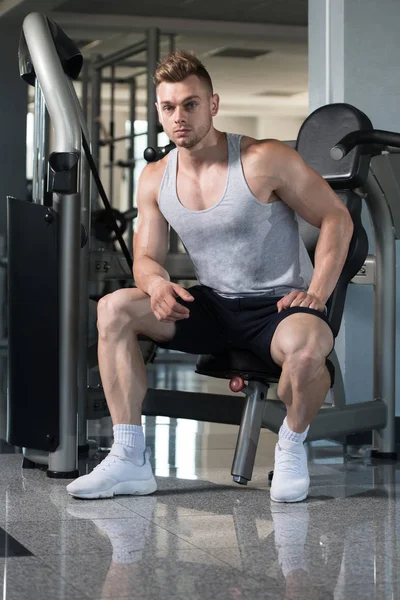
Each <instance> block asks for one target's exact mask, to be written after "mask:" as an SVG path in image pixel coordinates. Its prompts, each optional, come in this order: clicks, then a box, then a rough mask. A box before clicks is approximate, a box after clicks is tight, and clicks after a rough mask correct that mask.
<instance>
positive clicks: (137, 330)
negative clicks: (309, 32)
mask: <svg viewBox="0 0 400 600" xmlns="http://www.w3.org/2000/svg"><path fill="white" fill-rule="evenodd" d="M154 82H155V85H156V88H157V110H158V114H159V119H160V122H161V124H162V126H163V128H164V131H165V132H166V133H167V135H168V136H169V138H170V139H171V140H173V141H174V142H175V144H176V146H177V148H176V149H174V150H172V151H171V152H170V153H169V155H168V156H166V157H165V158H164V159H163V160H161V161H159V162H157V163H153V164H149V165H148V166H146V168H145V169H144V170H143V173H142V175H141V178H140V183H139V189H138V197H137V204H138V209H139V222H138V230H137V232H136V233H135V236H134V269H133V271H134V278H135V283H136V286H137V288H136V289H121V290H118V291H116V292H114V293H113V294H110V295H108V296H106V297H104V298H103V299H101V300H100V302H99V307H98V330H99V366H100V372H101V377H102V382H103V387H104V391H105V394H106V398H107V402H108V406H109V410H110V414H111V417H112V421H113V425H114V444H113V446H112V449H111V452H110V454H109V455H108V456H107V457H106V458H105V459H104V460H103V462H102V463H100V465H99V466H97V467H96V468H95V469H94V471H93V472H92V473H90V474H89V475H84V476H82V477H79V478H78V479H77V480H76V481H74V482H72V483H71V484H69V485H68V487H67V490H68V492H69V493H70V494H71V495H73V496H76V497H81V498H100V497H110V496H113V495H115V494H150V493H152V492H154V491H155V490H156V487H157V486H156V482H155V479H154V477H153V473H152V470H151V466H150V463H149V456H148V453H147V452H146V451H145V444H144V438H143V430H142V427H141V405H142V401H143V398H144V395H145V392H146V370H145V366H144V363H143V359H142V356H141V352H140V348H139V344H138V341H137V336H138V334H144V335H147V336H149V337H151V338H152V339H154V340H155V341H157V342H158V343H159V345H160V346H161V347H163V348H173V349H177V350H181V351H186V352H191V353H194V354H201V353H216V352H223V351H224V350H226V349H228V348H232V347H235V348H247V349H250V350H252V351H253V352H254V353H256V354H258V355H259V356H260V357H261V358H262V359H263V360H264V361H265V362H266V363H267V364H269V365H270V367H271V370H272V371H274V372H276V373H277V374H278V375H279V374H280V380H279V385H278V396H279V398H280V399H281V400H282V401H283V402H284V403H285V404H286V407H287V417H286V418H285V420H284V423H283V425H282V427H281V429H280V432H279V441H278V443H277V445H276V451H275V468H274V478H273V482H272V487H271V499H272V500H274V501H276V502H298V501H301V500H303V499H304V498H306V496H307V492H308V487H309V476H308V470H307V456H306V452H305V449H304V446H303V442H304V440H305V438H306V436H307V431H308V427H309V425H310V423H311V421H312V420H313V418H314V417H315V415H316V413H317V412H318V410H319V408H320V407H321V405H322V403H323V401H324V399H325V396H326V394H327V392H328V389H329V387H330V376H329V373H328V370H327V368H326V357H327V355H328V354H329V353H330V351H331V350H332V347H333V336H332V332H331V329H330V327H329V325H328V323H327V320H326V317H325V312H324V308H325V303H326V301H327V299H328V298H329V296H330V295H331V293H332V291H333V289H334V287H335V285H336V282H337V280H338V278H339V275H340V272H341V270H342V267H343V264H344V261H345V258H346V255H347V252H348V246H349V242H350V239H351V235H352V231H353V225H352V220H351V217H350V215H349V213H348V211H347V209H346V208H345V206H344V205H343V203H342V202H341V201H340V199H339V198H338V197H337V196H336V194H335V193H334V192H333V191H332V189H331V188H330V186H329V185H328V184H327V183H326V182H325V181H324V180H323V179H322V178H321V177H320V176H319V175H318V174H317V173H315V172H314V171H313V170H312V169H311V168H309V167H308V166H307V165H306V164H305V163H304V162H303V160H302V159H301V157H300V156H299V155H298V154H297V153H296V152H295V151H294V150H292V149H291V148H289V147H288V146H286V145H285V144H283V143H281V142H278V141H276V140H262V141H258V140H255V139H252V138H249V137H246V136H238V135H231V134H225V133H222V132H220V131H217V130H216V129H215V128H214V127H213V117H215V116H216V115H217V113H218V106H219V97H218V95H217V94H214V92H213V88H212V83H211V79H210V76H209V74H208V72H207V71H206V69H205V68H204V66H203V65H202V64H201V62H200V61H199V60H198V59H197V58H196V57H195V56H194V55H193V54H191V53H188V52H185V51H180V52H175V53H173V54H171V55H170V56H168V57H167V58H165V59H164V60H163V61H162V63H161V64H160V65H159V67H158V68H157V70H156V73H155V75H154ZM295 213H297V214H299V215H301V216H302V217H303V218H304V219H305V220H306V221H308V222H309V223H312V224H313V225H315V226H316V227H319V228H320V230H321V231H320V236H319V241H318V245H317V248H316V252H315V270H314V271H313V269H312V266H311V262H310V260H309V258H308V255H307V253H306V250H305V247H304V245H303V243H302V241H301V238H300V236H299V232H298V227H297V222H296V220H295ZM168 223H169V224H170V225H171V226H172V227H173V228H174V229H175V231H176V232H177V233H178V235H179V237H180V238H181V240H182V242H183V244H184V245H185V247H186V249H187V252H188V253H189V255H190V257H191V259H192V261H193V264H194V266H195V269H196V274H197V278H198V281H199V285H198V286H195V287H193V288H191V289H189V290H186V289H184V288H182V287H181V286H180V285H178V284H175V283H171V282H170V280H169V276H168V273H167V272H166V271H165V269H164V268H163V266H162V265H163V263H164V261H165V258H166V254H167V249H168Z"/></svg>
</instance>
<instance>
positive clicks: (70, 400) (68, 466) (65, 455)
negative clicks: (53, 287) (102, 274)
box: [48, 194, 81, 476]
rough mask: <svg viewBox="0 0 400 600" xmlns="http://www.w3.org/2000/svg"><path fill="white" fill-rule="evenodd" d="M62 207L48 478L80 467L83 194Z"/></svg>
mask: <svg viewBox="0 0 400 600" xmlns="http://www.w3.org/2000/svg"><path fill="white" fill-rule="evenodd" d="M59 206H60V270H59V272H60V282H59V305H60V321H59V323H60V325H59V326H60V338H59V340H60V367H59V368H60V391H59V401H60V445H59V447H58V448H57V450H56V451H55V452H51V453H50V454H49V471H48V475H50V476H54V475H57V474H61V473H63V474H67V473H69V472H71V471H75V470H76V465H77V413H78V361H77V356H78V352H79V345H78V336H79V280H80V278H79V262H80V261H79V253H80V213H81V206H80V194H65V195H64V194H63V195H62V196H59Z"/></svg>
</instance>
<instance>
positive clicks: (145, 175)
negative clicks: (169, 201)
mask: <svg viewBox="0 0 400 600" xmlns="http://www.w3.org/2000/svg"><path fill="white" fill-rule="evenodd" d="M167 160H168V157H167V156H165V157H164V158H162V159H161V160H158V161H156V162H151V163H148V164H147V165H146V166H145V167H144V169H143V171H142V172H141V174H140V179H141V183H142V185H143V186H146V187H149V188H153V189H154V190H158V189H159V187H160V185H161V181H162V178H163V175H164V172H165V169H166V166H167Z"/></svg>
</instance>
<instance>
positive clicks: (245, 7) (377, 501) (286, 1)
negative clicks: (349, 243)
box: [0, 0, 400, 600]
mask: <svg viewBox="0 0 400 600" xmlns="http://www.w3.org/2000/svg"><path fill="white" fill-rule="evenodd" d="M32 11H40V12H43V13H44V14H45V15H46V16H48V17H50V18H51V19H53V20H54V21H55V22H56V23H57V24H58V25H59V26H60V27H61V28H62V30H63V31H65V33H66V34H67V35H68V36H69V37H70V38H71V39H72V40H73V41H74V42H75V44H76V45H77V46H78V47H79V49H80V50H81V52H82V55H83V57H84V60H85V68H84V70H83V71H82V72H81V75H80V77H79V80H78V81H77V82H76V84H75V89H76V91H77V94H78V96H79V97H80V98H81V99H82V98H83V94H84V85H85V83H84V82H85V76H87V77H90V64H91V63H93V62H95V61H98V60H101V57H107V56H111V55H113V54H114V53H118V52H119V51H123V50H124V49H125V48H127V47H130V46H133V45H135V44H137V45H138V46H139V45H140V43H141V41H142V40H144V39H145V38H146V32H147V31H148V30H149V29H154V28H157V29H159V32H160V55H161V56H162V55H163V54H165V53H166V52H168V51H169V49H171V48H172V47H176V48H189V49H192V50H194V51H195V52H196V53H197V54H198V55H199V56H200V58H201V59H202V60H203V62H204V63H205V65H206V67H207V68H208V69H209V71H210V73H211V76H212V79H213V82H214V87H215V90H216V91H217V92H218V93H219V94H220V96H221V110H220V114H219V116H218V117H217V118H216V120H215V125H216V127H217V128H219V129H222V130H226V131H231V132H233V133H243V134H247V135H250V136H254V137H256V138H265V137H268V138H278V139H281V140H284V141H286V140H295V139H296V137H297V134H298V132H299V129H300V126H301V124H302V123H303V121H304V120H305V119H306V118H307V116H308V115H309V114H310V113H311V112H312V111H313V110H315V109H316V108H318V107H319V106H322V105H324V104H330V103H333V102H348V103H350V104H353V105H355V106H356V107H358V108H360V109H361V110H363V111H364V112H365V113H366V114H367V115H368V116H369V117H370V119H371V120H372V123H373V125H374V127H375V128H376V129H384V130H391V131H400V117H399V113H398V98H399V94H400V89H399V88H400V83H399V79H398V77H397V73H398V67H397V65H398V64H399V60H400V44H399V43H398V35H397V32H398V22H399V19H400V4H399V3H398V2H396V0H383V1H382V2H380V3H379V4H378V3H376V2H374V1H373V0H309V2H307V1H305V0H282V1H279V2H276V1H275V2H272V1H269V0H266V1H262V2H261V1H260V0H246V1H243V0H242V1H241V2H240V1H239V0H231V2H227V1H226V0H218V1H215V2H214V3H211V2H209V1H206V2H203V3H198V2H193V1H190V0H189V1H188V0H176V1H174V2H161V1H159V0H154V1H153V2H149V1H147V2H144V1H142V0H140V1H139V0H138V1H137V2H135V3H132V4H130V5H129V6H128V5H127V3H126V2H123V1H122V0H115V1H114V2H112V3H111V2H101V3H100V2H95V1H94V0H81V1H80V2H78V1H77V0H67V1H66V2H59V1H58V0H37V1H36V2H33V1H32V0H21V1H18V0H5V1H4V2H2V3H0V74H1V80H2V92H1V94H0V123H1V131H2V143H1V144H0V164H1V177H0V257H1V256H4V257H5V259H3V261H2V265H3V267H2V269H1V270H0V278H1V279H0V302H1V307H0V308H1V317H0V340H1V350H0V351H1V358H0V360H1V368H0V378H1V388H0V409H1V410H0V432H1V438H2V441H1V448H2V454H1V456H0V473H1V475H2V477H1V480H0V481H2V483H1V484H0V494H1V497H2V503H1V507H2V508H1V509H0V519H1V522H0V526H1V530H0V532H1V534H2V539H3V542H2V545H1V548H0V552H1V558H0V561H1V562H0V567H2V568H0V573H1V575H0V578H1V577H2V582H3V588H2V589H3V598H7V599H13V598H18V599H23V598H29V599H31V598H35V599H36V598H37V599H38V600H41V599H42V598H47V597H52V598H71V599H72V600H81V599H83V598H92V599H94V598H114V599H116V600H119V599H122V598H128V597H129V598H146V599H147V598H164V597H165V598H182V599H183V598H185V599H186V598H187V597H188V596H191V597H193V598H196V597H201V598H249V599H250V598H251V599H254V600H256V599H258V598H269V597H271V598H274V599H278V598H290V599H293V600H298V599H301V598H335V599H336V598H338V599H339V598H347V597H349V598H350V597H352V598H363V599H364V598H371V599H372V598H374V599H376V598H379V599H381V598H382V599H385V600H386V599H390V600H392V599H395V598H399V597H400V590H399V587H400V583H399V576H398V571H399V569H398V566H399V555H398V544H399V542H398V539H399V534H400V530H399V520H400V515H399V502H397V491H399V475H398V463H397V461H396V460H376V459H374V458H373V457H372V456H371V433H370V432H365V433H362V434H357V435H354V436H348V437H347V438H346V439H344V438H343V439H337V438H336V439H335V440H332V439H329V440H319V441H315V442H310V443H309V444H308V454H309V459H310V461H311V476H312V486H311V488H310V497H309V500H308V501H307V502H306V503H304V504H302V505H298V506H284V507H280V506H278V507H274V506H271V505H270V502H269V491H268V489H269V488H268V478H267V475H268V471H270V469H271V468H272V463H273V448H274V444H275V439H276V435H275V434H274V433H272V432H270V431H268V430H267V429H263V430H262V431H261V435H260V442H259V445H258V451H257V457H256V463H255V468H254V472H253V477H252V479H251V482H250V483H249V484H248V486H246V487H239V486H237V485H235V484H234V483H232V480H231V476H230V467H231V463H232V457H233V453H234V449H235V444H236V437H237V430H238V427H237V426H235V425H224V424H218V423H209V422H206V421H194V420H186V419H180V418H175V417H173V418H172V417H171V418H169V417H165V416H164V417H149V416H147V417H145V419H144V422H145V430H146V438H147V441H148V443H149V445H150V446H151V447H152V450H153V460H154V467H155V474H156V476H157V478H158V483H159V491H158V492H157V494H156V495H155V496H154V497H151V498H118V499H114V500H112V501H109V500H105V501H95V502H93V503H85V502H77V501H74V500H73V499H71V498H69V497H68V496H67V494H66V492H65V483H66V482H65V481H62V480H53V479H49V478H46V474H45V473H44V472H43V471H42V470H40V469H31V470H28V469H21V465H22V448H21V447H16V446H11V445H10V444H8V443H7V441H6V439H7V355H8V339H7V320H6V312H7V290H6V277H5V274H6V269H7V261H6V257H7V251H6V248H5V239H6V231H7V218H6V197H7V196H14V197H16V198H20V199H26V198H28V197H29V195H30V194H31V193H32V189H31V186H30V184H29V182H30V181H31V180H32V178H33V175H34V173H33V167H32V165H33V148H34V143H35V140H34V136H33V127H34V117H33V104H34V89H33V88H32V87H28V86H26V84H25V83H24V82H23V81H22V80H21V78H20V76H19V70H18V57H17V52H18V44H19V40H20V35H21V28H22V22H23V19H24V18H25V17H26V15H28V14H29V13H31V12H32ZM121 62H122V63H124V62H125V64H122V65H121V64H114V65H113V66H110V67H105V68H104V69H103V70H102V77H103V78H104V83H103V84H102V86H101V95H100V96H99V97H98V98H97V101H98V106H99V107H100V113H99V115H100V119H99V120H98V121H97V127H98V132H97V133H98V140H103V141H105V142H107V140H108V139H109V138H110V137H114V138H116V137H124V136H128V135H129V134H130V120H131V116H132V106H131V102H130V101H131V96H130V88H129V85H127V83H126V82H125V83H122V80H123V79H127V78H131V77H132V75H134V76H135V84H136V90H135V92H136V93H135V118H134V121H135V129H134V131H135V134H136V137H135V147H134V157H133V158H134V159H135V164H134V166H135V168H134V172H133V184H131V185H133V188H132V189H133V197H134V190H135V183H136V182H137V179H138V176H139V174H140V171H141V169H142V168H143V166H144V164H145V161H144V159H143V150H144V149H145V147H146V146H147V145H148V139H147V136H146V131H147V72H146V53H145V52H143V51H142V52H140V51H139V52H137V53H136V54H135V55H134V56H133V57H129V58H126V59H123V60H122V61H121ZM126 63H128V64H126ZM129 63H130V64H129ZM85 69H86V71H85ZM140 72H141V73H142V74H139V75H137V73H140ZM85 73H86V75H85ZM113 77H114V79H115V80H116V81H118V83H115V85H114V86H112V84H111V80H112V78H113ZM92 93H93V87H92V86H89V89H88V96H87V105H88V121H89V125H90V126H91V128H92V133H93V127H94V124H93V120H92V121H91V119H93V114H92V113H93V111H92V103H93V96H92ZM49 138H50V139H49V144H50V146H51V143H52V133H51V132H50V133H49ZM167 141H168V140H166V139H165V136H163V134H158V137H157V143H158V144H159V145H163V144H165V143H167ZM131 150H132V149H131V147H130V140H129V139H125V140H121V141H119V142H116V143H115V144H114V145H112V144H110V143H104V145H101V144H99V145H98V164H99V170H100V175H101V178H102V181H103V184H104V187H105V189H106V191H107V193H108V194H109V196H110V197H111V199H112V205H113V207H115V208H116V209H118V210H120V211H122V212H123V211H125V210H127V209H128V208H129V195H130V188H129V185H130V183H129V182H130V177H132V169H131V166H126V165H125V166H124V162H126V161H127V160H129V151H131ZM118 163H119V164H118ZM399 201H400V191H399ZM363 222H364V226H365V228H366V229H367V231H368V233H369V240H370V252H374V237H373V235H372V227H371V224H370V218H369V216H368V213H367V211H366V210H365V211H364V214H363ZM127 234H129V231H128V232H127ZM1 244H2V245H1ZM93 245H94V247H95V248H99V247H102V243H101V241H100V242H99V240H95V241H93ZM397 255H398V242H396V256H397ZM398 262H399V261H397V263H398ZM33 268H39V266H38V265H33ZM396 271H397V269H396ZM115 285H116V283H115V282H113V283H111V284H109V287H108V289H109V290H110V289H114V288H113V287H112V286H115ZM398 285H399V284H398V283H397V286H398ZM372 287H373V286H372V285H362V286H361V285H360V286H357V285H350V286H349V290H348V293H347V300H346V306H345V312H344V317H343V322H342V327H341V331H340V334H339V336H338V338H337V342H336V352H337V356H338V361H339V363H340V367H341V372H342V379H343V386H344V390H345V394H346V402H347V403H348V404H351V403H360V402H364V401H366V400H367V399H370V398H372V397H373V396H374V390H373V373H374V364H373V360H374V358H373V356H374V352H373V345H374V340H373V314H374V312H373V311H374V296H373V289H372ZM398 289H399V288H398V287H397V289H396V291H397V290H398ZM92 291H93V290H92ZM398 305H399V301H398V291H397V294H396V313H397V314H398ZM395 331H396V345H397V346H398V341H399V340H398V336H399V327H398V326H397V327H396V329H395ZM92 333H93V332H92ZM89 334H90V330H89ZM40 351H41V347H40V341H39V340H38V352H39V353H40ZM397 354H398V355H399V353H397ZM195 363H196V357H192V356H184V355H180V354H178V353H165V352H158V357H157V359H156V360H155V362H154V363H153V364H151V365H149V367H148V369H149V378H150V382H151V385H152V387H155V388H158V387H159V388H166V389H172V390H174V389H177V390H187V391H190V392H195V393H196V392H198V393H200V392H210V393H219V394H229V393H230V392H229V388H228V385H227V382H226V381H224V380H220V379H212V378H209V377H205V376H202V375H196V374H195V373H194V368H195ZM398 364H399V359H397V360H396V384H398V378H397V372H398V371H399V369H398ZM43 375H44V376H45V369H44V371H43ZM21 377H23V373H21ZM91 377H92V378H93V381H92V382H91V383H92V384H93V385H96V384H97V383H98V381H97V377H98V376H97V374H96V373H92V374H91ZM399 389H400V388H399V386H398V385H397V386H396V390H397V391H396V395H395V400H396V422H395V425H396V427H395V429H396V442H398V441H399V439H400V435H399V432H400V427H399V426H398V420H399V418H400V393H399V391H398V390H399ZM29 393H30V388H29V381H27V382H26V394H27V397H29ZM86 433H87V438H88V441H89V442H90V452H89V454H88V455H87V456H83V455H82V456H81V457H80V460H79V468H80V471H81V473H83V472H85V470H87V471H89V470H90V469H91V468H92V467H93V465H94V464H96V463H97V462H99V460H100V459H101V458H102V457H103V456H104V451H105V450H106V449H107V447H109V443H110V439H111V438H110V435H111V425H110V419H109V417H103V418H101V419H91V420H90V421H88V429H87V432H86ZM288 564H290V565H291V567H290V568H289V567H288ZM33 589H35V590H36V591H35V592H33V591H32V590H33Z"/></svg>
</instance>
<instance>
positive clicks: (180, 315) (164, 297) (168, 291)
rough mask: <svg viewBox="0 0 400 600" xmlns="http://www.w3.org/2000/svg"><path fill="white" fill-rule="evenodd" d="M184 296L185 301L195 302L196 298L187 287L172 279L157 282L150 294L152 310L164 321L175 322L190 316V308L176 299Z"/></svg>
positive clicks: (159, 319)
mask: <svg viewBox="0 0 400 600" xmlns="http://www.w3.org/2000/svg"><path fill="white" fill-rule="evenodd" d="M177 297H179V298H182V300H185V302H193V301H194V298H193V296H192V295H191V294H189V292H188V291H187V290H185V288H183V287H182V286H180V285H178V284H177V283H171V282H170V281H165V280H163V281H161V282H160V283H158V282H157V284H156V285H155V286H153V288H152V290H151V294H150V299H151V310H152V311H153V313H154V314H155V316H156V318H157V319H158V321H161V322H162V323H175V321H180V320H181V319H188V318H189V314H190V312H189V309H188V308H187V307H186V306H182V304H179V302H177V301H176V298H177Z"/></svg>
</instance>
